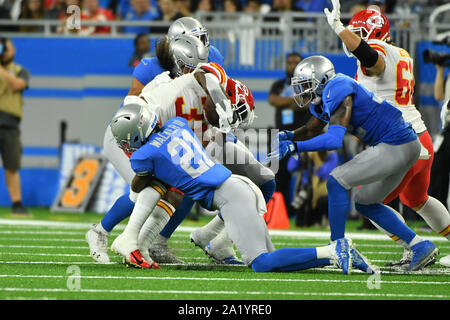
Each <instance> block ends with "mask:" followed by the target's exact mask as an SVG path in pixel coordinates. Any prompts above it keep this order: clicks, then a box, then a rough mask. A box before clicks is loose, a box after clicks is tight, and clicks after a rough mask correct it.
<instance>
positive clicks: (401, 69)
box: [355, 39, 427, 133]
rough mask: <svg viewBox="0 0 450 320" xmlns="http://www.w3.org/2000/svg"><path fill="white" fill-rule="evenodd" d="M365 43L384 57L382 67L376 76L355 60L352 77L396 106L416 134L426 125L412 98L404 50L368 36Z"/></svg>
mask: <svg viewBox="0 0 450 320" xmlns="http://www.w3.org/2000/svg"><path fill="white" fill-rule="evenodd" d="M367 43H368V44H369V45H370V46H371V47H372V48H373V49H375V50H376V51H378V53H379V54H380V55H381V56H382V57H383V58H384V61H385V64H386V68H385V70H384V72H383V73H382V74H381V75H380V76H378V77H369V76H367V75H366V72H365V68H364V67H362V66H361V63H360V62H359V60H358V71H357V73H356V76H355V80H356V81H358V82H359V83H361V84H362V85H363V86H364V87H366V88H367V89H369V90H370V91H372V92H373V93H375V95H376V96H378V97H380V98H381V99H383V100H386V101H387V102H389V103H390V104H392V105H393V106H395V107H396V108H398V109H399V110H400V111H401V112H402V114H403V119H404V120H405V121H406V122H410V123H411V124H412V126H413V128H414V130H415V131H416V132H417V133H422V132H424V131H425V130H426V129H427V128H426V126H425V124H424V122H423V120H422V116H421V114H420V112H419V111H418V110H417V109H416V107H415V106H414V104H413V100H412V99H413V93H414V72H413V70H414V69H413V67H414V64H413V59H412V58H411V57H410V56H409V53H408V52H407V51H406V50H404V49H402V48H399V47H396V46H393V45H390V44H387V43H386V42H384V41H380V40H373V39H371V40H369V41H367Z"/></svg>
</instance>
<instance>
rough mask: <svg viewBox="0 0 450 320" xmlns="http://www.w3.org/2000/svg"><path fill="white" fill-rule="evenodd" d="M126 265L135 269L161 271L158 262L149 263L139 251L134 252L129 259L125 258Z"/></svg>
mask: <svg viewBox="0 0 450 320" xmlns="http://www.w3.org/2000/svg"><path fill="white" fill-rule="evenodd" d="M125 261H126V264H127V265H128V266H131V267H135V268H142V269H160V267H159V265H158V264H157V263H156V262H153V261H152V260H151V259H150V261H147V260H146V259H145V258H144V257H143V256H142V254H141V252H140V251H139V249H138V250H134V251H133V252H131V253H130V254H129V255H128V256H127V257H125Z"/></svg>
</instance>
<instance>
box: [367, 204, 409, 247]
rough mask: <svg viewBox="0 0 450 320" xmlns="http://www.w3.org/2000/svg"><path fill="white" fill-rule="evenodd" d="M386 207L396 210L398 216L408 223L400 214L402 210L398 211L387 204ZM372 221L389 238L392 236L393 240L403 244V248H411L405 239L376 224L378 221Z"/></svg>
mask: <svg viewBox="0 0 450 320" xmlns="http://www.w3.org/2000/svg"><path fill="white" fill-rule="evenodd" d="M386 207H387V208H389V209H391V211H392V212H394V213H395V214H396V216H397V217H398V218H399V219H400V220H401V221H403V223H405V224H406V221H405V219H404V218H403V216H402V215H401V214H400V212H398V211H397V210H395V209H393V208H391V207H389V206H386ZM370 222H372V224H373V225H374V226H375V227H376V228H377V229H378V230H380V231H381V232H383V233H385V234H386V235H387V236H388V237H389V238H391V239H392V240H394V241H395V243H397V244H399V245H401V246H402V247H403V248H405V249H409V245H408V244H407V243H406V242H405V241H403V240H402V239H400V238H399V237H397V236H396V235H395V234H392V233H390V232H388V231H386V230H384V229H383V228H382V227H380V226H379V225H378V224H376V223H375V222H373V221H372V220H370Z"/></svg>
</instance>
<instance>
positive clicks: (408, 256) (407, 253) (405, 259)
mask: <svg viewBox="0 0 450 320" xmlns="http://www.w3.org/2000/svg"><path fill="white" fill-rule="evenodd" d="M412 256H413V252H412V251H411V250H410V249H406V248H405V250H403V256H402V258H401V259H400V261H396V262H389V263H387V264H386V267H401V266H404V265H408V264H410V263H411V260H412Z"/></svg>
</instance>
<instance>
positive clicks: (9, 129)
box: [0, 38, 30, 214]
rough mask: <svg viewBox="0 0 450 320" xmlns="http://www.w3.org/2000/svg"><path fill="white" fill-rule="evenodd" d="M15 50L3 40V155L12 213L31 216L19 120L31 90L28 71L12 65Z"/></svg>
mask: <svg viewBox="0 0 450 320" xmlns="http://www.w3.org/2000/svg"><path fill="white" fill-rule="evenodd" d="M15 53H16V49H15V48H14V45H13V43H12V41H11V40H10V39H8V38H0V153H1V158H2V162H3V168H4V169H5V179H6V186H7V187H8V191H9V195H10V197H11V201H12V213H14V214H29V213H28V211H27V210H26V209H25V208H24V206H23V205H22V194H21V187H20V176H19V170H20V165H21V158H22V143H21V141H20V129H19V125H20V120H21V119H22V106H23V100H22V92H23V90H25V89H26V88H28V79H29V77H30V75H29V73H28V71H27V70H26V69H24V68H23V67H22V66H20V65H18V64H16V63H14V62H13V60H14V56H15Z"/></svg>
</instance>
